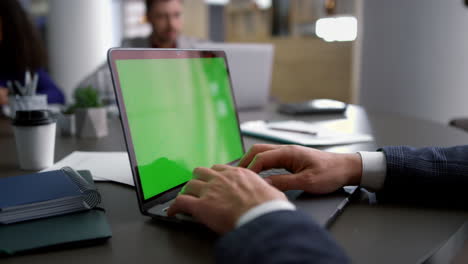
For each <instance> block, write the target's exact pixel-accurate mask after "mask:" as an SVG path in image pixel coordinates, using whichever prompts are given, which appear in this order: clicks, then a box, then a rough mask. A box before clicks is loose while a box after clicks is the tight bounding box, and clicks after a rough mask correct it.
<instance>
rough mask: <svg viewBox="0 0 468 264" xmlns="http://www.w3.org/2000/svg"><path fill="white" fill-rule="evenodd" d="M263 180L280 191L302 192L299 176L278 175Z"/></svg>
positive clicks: (302, 185)
mask: <svg viewBox="0 0 468 264" xmlns="http://www.w3.org/2000/svg"><path fill="white" fill-rule="evenodd" d="M265 180H266V181H267V182H268V183H270V184H271V185H273V186H274V187H276V188H277V189H279V190H281V191H287V190H304V188H305V186H304V184H303V182H301V175H300V174H280V175H272V176H269V177H266V178H265Z"/></svg>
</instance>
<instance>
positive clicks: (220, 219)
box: [168, 165, 287, 234]
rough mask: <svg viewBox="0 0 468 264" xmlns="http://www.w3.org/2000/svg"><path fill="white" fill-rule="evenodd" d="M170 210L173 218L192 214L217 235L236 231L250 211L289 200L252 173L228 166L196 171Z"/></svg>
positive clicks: (197, 169)
mask: <svg viewBox="0 0 468 264" xmlns="http://www.w3.org/2000/svg"><path fill="white" fill-rule="evenodd" d="M193 174H194V178H193V179H192V180H190V181H189V182H188V183H187V184H186V185H185V186H184V188H183V189H182V191H181V192H180V194H179V195H178V196H177V198H176V200H175V202H174V203H173V204H172V205H171V207H170V208H169V210H168V215H169V216H175V215H176V214H178V213H188V214H191V215H192V216H193V217H194V218H195V219H196V220H198V221H200V222H201V223H203V224H205V225H206V226H208V227H209V228H211V229H212V230H214V231H215V232H217V233H220V234H223V233H226V232H228V231H230V230H232V229H234V227H235V225H236V222H237V220H238V219H239V217H241V216H242V215H243V214H244V213H246V212H247V211H248V210H250V209H252V208H254V207H255V206H257V205H260V204H262V203H264V202H267V201H271V200H276V199H282V200H287V198H286V196H285V195H284V194H283V193H282V192H280V191H279V190H277V189H276V188H274V187H272V186H271V185H270V184H268V183H267V182H266V181H265V180H263V179H262V178H261V177H260V176H258V175H257V174H256V173H254V172H252V171H251V170H248V169H244V168H239V167H232V166H228V165H214V166H213V167H211V169H209V168H196V169H195V170H194V171H193Z"/></svg>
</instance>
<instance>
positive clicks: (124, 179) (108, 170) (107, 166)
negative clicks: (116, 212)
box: [43, 151, 134, 186]
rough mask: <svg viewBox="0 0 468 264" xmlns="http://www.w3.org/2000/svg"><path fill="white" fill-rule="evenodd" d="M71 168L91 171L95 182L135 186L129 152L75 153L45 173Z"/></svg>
mask: <svg viewBox="0 0 468 264" xmlns="http://www.w3.org/2000/svg"><path fill="white" fill-rule="evenodd" d="M64 166H69V167H72V168H74V169H75V170H89V171H91V173H92V174H93V179H94V180H95V181H114V182H119V183H123V184H127V185H130V186H134V184H133V178H132V170H131V168H130V161H129V160H128V154H127V152H96V151H74V152H72V153H71V154H70V155H68V156H66V157H65V158H63V159H62V160H60V161H59V162H57V163H55V164H54V165H53V166H52V167H50V168H47V169H45V170H43V171H50V170H56V169H58V168H61V167H64Z"/></svg>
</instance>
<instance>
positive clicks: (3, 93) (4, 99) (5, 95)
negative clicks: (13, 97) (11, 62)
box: [0, 86, 8, 105]
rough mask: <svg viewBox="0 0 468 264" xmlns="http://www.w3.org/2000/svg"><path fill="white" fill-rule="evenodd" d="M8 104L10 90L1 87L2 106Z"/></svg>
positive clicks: (0, 102) (0, 101)
mask: <svg viewBox="0 0 468 264" xmlns="http://www.w3.org/2000/svg"><path fill="white" fill-rule="evenodd" d="M6 104H8V89H7V88H5V87H1V86H0V105H6Z"/></svg>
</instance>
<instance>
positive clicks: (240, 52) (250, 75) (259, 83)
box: [194, 42, 274, 110]
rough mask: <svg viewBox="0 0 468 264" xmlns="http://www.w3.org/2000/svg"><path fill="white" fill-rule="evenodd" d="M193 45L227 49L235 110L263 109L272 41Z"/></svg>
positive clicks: (267, 91)
mask: <svg viewBox="0 0 468 264" xmlns="http://www.w3.org/2000/svg"><path fill="white" fill-rule="evenodd" d="M194 46H195V48H200V49H216V50H218V49H219V50H224V51H225V52H226V54H227V59H228V64H229V70H230V73H231V78H232V85H233V90H234V96H235V98H236V106H237V109H239V110H244V109H255V108H262V107H264V106H265V105H266V104H267V103H268V99H269V97H270V87H271V76H272V70H273V55H274V46H273V45H272V44H257V43H248V44H247V43H209V42H207V43H196V44H195V45H194Z"/></svg>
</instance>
